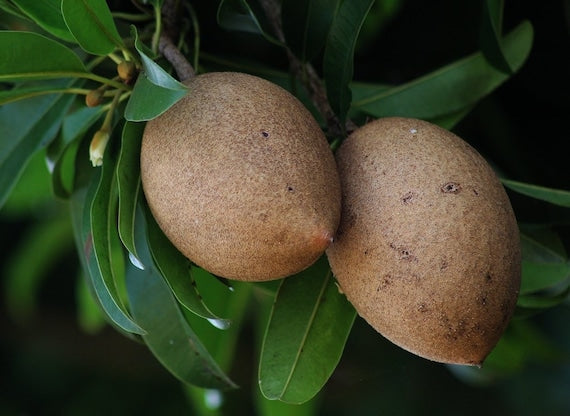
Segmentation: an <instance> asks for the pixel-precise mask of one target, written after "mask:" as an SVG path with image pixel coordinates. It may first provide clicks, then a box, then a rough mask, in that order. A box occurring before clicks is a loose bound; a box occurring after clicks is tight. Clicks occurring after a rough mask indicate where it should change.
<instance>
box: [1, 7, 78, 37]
mask: <svg viewBox="0 0 570 416" xmlns="http://www.w3.org/2000/svg"><path fill="white" fill-rule="evenodd" d="M61 2H62V0H41V1H38V0H12V3H14V4H16V5H17V6H18V7H19V8H20V10H22V11H23V12H24V13H25V14H26V15H27V16H28V17H30V18H31V19H32V20H33V21H34V22H35V23H36V24H37V25H38V26H40V27H41V28H42V29H44V30H45V31H46V32H48V33H51V34H52V35H54V36H57V37H58V38H60V39H62V40H64V41H66V42H75V38H74V37H73V35H72V34H71V32H70V31H69V29H68V28H67V25H66V24H65V21H64V20H63V15H62V13H61Z"/></svg>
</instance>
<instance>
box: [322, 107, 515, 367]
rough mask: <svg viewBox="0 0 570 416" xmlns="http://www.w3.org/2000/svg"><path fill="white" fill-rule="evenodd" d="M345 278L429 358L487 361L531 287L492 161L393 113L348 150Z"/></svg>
mask: <svg viewBox="0 0 570 416" xmlns="http://www.w3.org/2000/svg"><path fill="white" fill-rule="evenodd" d="M337 164H338V169H339V174H340V177H341V184H342V190H343V208H342V216H341V224H340V227H339V230H338V234H337V237H336V239H335V241H334V243H333V244H332V245H331V246H330V247H329V249H328V250H327V255H328V258H329V262H330V264H331V268H332V270H333V272H334V274H335V276H336V278H337V279H338V282H339V285H340V287H341V288H342V290H343V292H344V293H345V294H346V296H347V297H348V299H349V300H350V301H351V302H352V304H353V305H354V306H355V308H356V310H357V311H358V313H359V314H360V315H361V316H362V317H363V318H364V319H365V320H367V321H368V323H370V325H372V326H373V327H374V328H375V329H376V330H377V331H378V332H380V333H381V334H382V335H384V336H385V337H386V338H388V339H389V340H391V341H392V342H394V343H395V344H397V345H399V346H401V347H402V348H404V349H406V350H408V351H410V352H412V353H415V354H417V355H419V356H421V357H424V358H427V359H430V360H433V361H438V362H444V363H454V364H468V365H481V363H482V362H483V360H484V359H485V357H486V356H487V355H488V354H489V352H490V351H491V349H492V348H493V347H494V346H495V344H496V343H497V341H498V340H499V338H500V336H501V334H502V332H503V331H504V329H505V328H506V326H507V323H508V321H509V319H510V317H511V315H512V313H513V310H514V307H515V303H516V299H517V296H518V291H519V287H520V273H521V270H520V267H521V266H520V263H521V259H520V246H519V244H520V243H519V233H518V227H517V223H516V220H515V216H514V214H513V211H512V208H511V205H510V202H509V199H508V197H507V195H506V193H505V191H504V188H503V187H502V185H501V183H500V182H499V180H498V179H497V177H496V176H495V174H494V172H493V171H492V169H491V168H490V167H489V165H488V164H487V163H486V162H485V160H484V159H483V158H482V157H481V156H480V155H479V154H478V153H477V152H476V151H475V150H474V149H473V148H472V147H470V146H469V145H468V144H467V143H466V142H464V141H463V140H461V139H460V138H459V137H457V136H455V135H453V134H452V133H450V132H448V131H446V130H443V129H441V128H439V127H437V126H435V125H433V124H430V123H427V122H424V121H420V120H414V119H404V118H384V119H380V120H376V121H374V122H371V123H369V124H367V125H365V126H363V127H361V128H360V129H358V130H356V131H355V132H354V133H353V134H352V135H351V136H350V137H349V138H348V139H347V140H346V141H345V142H344V143H343V144H342V146H341V147H340V148H339V150H338V152H337Z"/></svg>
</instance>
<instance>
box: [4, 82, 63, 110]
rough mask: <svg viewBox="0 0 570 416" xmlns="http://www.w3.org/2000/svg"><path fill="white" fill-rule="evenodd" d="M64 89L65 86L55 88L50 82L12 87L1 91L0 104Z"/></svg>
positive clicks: (60, 91)
mask: <svg viewBox="0 0 570 416" xmlns="http://www.w3.org/2000/svg"><path fill="white" fill-rule="evenodd" d="M64 91H65V88H54V86H53V85H50V84H45V85H37V86H31V87H19V88H12V89H10V90H5V91H0V105H4V104H9V103H12V102H15V101H19V100H25V99H26V98H33V97H37V96H39V95H46V94H57V93H62V92H64Z"/></svg>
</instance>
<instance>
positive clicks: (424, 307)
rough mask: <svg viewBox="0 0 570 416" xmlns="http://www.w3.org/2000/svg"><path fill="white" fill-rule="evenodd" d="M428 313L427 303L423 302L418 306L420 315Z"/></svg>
mask: <svg viewBox="0 0 570 416" xmlns="http://www.w3.org/2000/svg"><path fill="white" fill-rule="evenodd" d="M427 311H428V307H427V305H426V303H425V302H421V303H420V304H419V305H418V312H420V313H425V312H427Z"/></svg>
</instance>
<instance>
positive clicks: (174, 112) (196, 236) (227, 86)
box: [141, 72, 340, 281]
mask: <svg viewBox="0 0 570 416" xmlns="http://www.w3.org/2000/svg"><path fill="white" fill-rule="evenodd" d="M187 86H188V88H189V93H188V94H187V95H186V96H185V97H184V98H183V99H182V100H180V101H179V102H178V103H176V104H175V105H174V106H173V107H171V108H170V109H169V110H168V111H167V112H165V113H164V114H162V115H161V116H159V117H157V118H155V119H153V120H151V121H149V122H148V123H147V125H146V127H145V130H144V135H143V141H142V149H141V176H142V184H143V189H144V194H145V196H146V199H147V201H148V204H149V207H150V209H151V212H152V214H153V216H154V217H155V219H156V221H157V223H158V225H159V226H160V228H161V229H162V230H163V232H164V233H165V235H166V236H167V237H168V238H169V239H170V241H171V242H172V243H173V244H174V245H175V246H176V247H177V248H178V249H179V250H180V251H181V252H182V253H183V254H184V255H185V256H186V257H187V258H189V259H190V260H191V261H193V262H194V263H196V264H197V265H199V266H201V267H203V268H204V269H206V270H208V271H209V272H211V273H213V274H215V275H218V276H222V277H225V278H229V279H238V280H247V281H264V280H271V279H277V278H281V277H284V276H288V275H291V274H294V273H297V272H299V271H301V270H303V269H305V268H307V267H308V266H310V265H311V264H312V263H313V262H315V261H316V260H317V259H318V258H319V257H320V256H321V255H322V254H323V253H324V251H325V249H326V248H327V246H328V245H329V244H330V242H331V241H332V238H333V235H334V233H335V231H336V228H337V226H338V223H339V220H340V183H339V178H338V173H337V170H336V165H335V160H334V156H333V154H332V151H331V150H330V148H329V146H328V143H327V141H326V138H325V136H324V134H323V133H322V131H321V129H320V127H319V125H318V124H317V122H316V121H315V120H314V118H313V117H312V115H311V114H310V112H309V111H308V110H307V109H306V108H305V107H304V106H303V105H302V104H301V103H300V102H299V101H298V100H297V99H296V98H295V97H294V96H293V95H291V94H290V93H289V92H287V91H286V90H284V89H283V88H281V87H279V86H277V85H275V84H273V83H271V82H269V81H266V80H264V79H261V78H258V77H255V76H252V75H247V74H242V73H233V72H219V73H206V74H203V75H199V76H196V77H194V78H192V79H190V80H189V81H187Z"/></svg>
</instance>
